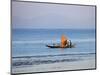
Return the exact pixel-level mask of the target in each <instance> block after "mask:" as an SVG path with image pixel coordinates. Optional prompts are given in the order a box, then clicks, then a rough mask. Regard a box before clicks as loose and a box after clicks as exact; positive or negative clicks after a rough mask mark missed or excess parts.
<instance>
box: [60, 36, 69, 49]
mask: <svg viewBox="0 0 100 75" xmlns="http://www.w3.org/2000/svg"><path fill="white" fill-rule="evenodd" d="M67 46H69V40H68V38H67V37H65V36H64V35H62V36H61V47H62V48H64V47H67Z"/></svg>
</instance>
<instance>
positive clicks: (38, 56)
mask: <svg viewBox="0 0 100 75" xmlns="http://www.w3.org/2000/svg"><path fill="white" fill-rule="evenodd" d="M93 54H95V53H72V54H71V53H70V54H55V55H35V56H17V57H12V58H33V57H35V58H42V57H55V56H73V55H93Z"/></svg>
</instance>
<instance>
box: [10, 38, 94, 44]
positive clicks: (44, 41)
mask: <svg viewBox="0 0 100 75" xmlns="http://www.w3.org/2000/svg"><path fill="white" fill-rule="evenodd" d="M71 41H72V42H95V39H72V40H71ZM55 42H56V43H60V40H55V41H53V40H38V41H36V40H34V41H12V43H13V44H38V43H43V44H47V43H55Z"/></svg>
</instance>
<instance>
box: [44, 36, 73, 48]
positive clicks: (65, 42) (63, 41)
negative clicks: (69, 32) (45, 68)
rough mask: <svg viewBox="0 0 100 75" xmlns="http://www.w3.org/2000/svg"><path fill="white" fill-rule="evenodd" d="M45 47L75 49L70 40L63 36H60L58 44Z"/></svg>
mask: <svg viewBox="0 0 100 75" xmlns="http://www.w3.org/2000/svg"><path fill="white" fill-rule="evenodd" d="M46 47H49V48H73V47H75V44H72V42H71V40H68V38H66V37H65V36H64V35H62V37H61V43H60V44H53V45H46Z"/></svg>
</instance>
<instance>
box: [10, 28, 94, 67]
mask: <svg viewBox="0 0 100 75" xmlns="http://www.w3.org/2000/svg"><path fill="white" fill-rule="evenodd" d="M63 34H64V35H65V36H67V37H68V38H69V39H70V40H71V41H72V43H74V44H76V45H75V48H63V49H62V48H55V49H52V48H48V47H46V46H45V45H46V44H52V43H60V38H61V36H62V35H63ZM91 56H92V57H95V29H13V30H12V63H13V64H12V65H13V66H26V65H39V64H50V63H59V62H75V61H80V60H81V61H82V60H88V58H89V57H91Z"/></svg>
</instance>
